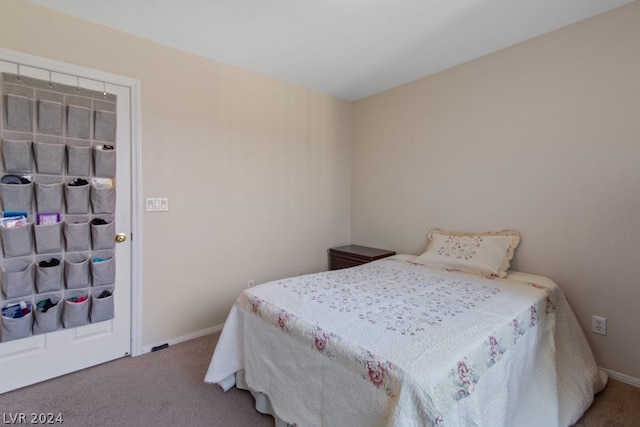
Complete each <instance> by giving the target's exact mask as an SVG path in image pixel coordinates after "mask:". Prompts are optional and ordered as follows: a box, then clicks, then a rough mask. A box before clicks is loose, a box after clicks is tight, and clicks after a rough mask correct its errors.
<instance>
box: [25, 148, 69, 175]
mask: <svg viewBox="0 0 640 427" xmlns="http://www.w3.org/2000/svg"><path fill="white" fill-rule="evenodd" d="M33 153H34V154H35V158H36V169H37V171H38V173H43V174H48V175H62V170H63V167H64V153H65V146H64V144H53V143H46V142H34V143H33Z"/></svg>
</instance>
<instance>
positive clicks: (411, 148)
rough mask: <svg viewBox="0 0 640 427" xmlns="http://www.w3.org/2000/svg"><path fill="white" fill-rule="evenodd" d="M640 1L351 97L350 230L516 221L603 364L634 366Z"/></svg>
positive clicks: (383, 237)
mask: <svg viewBox="0 0 640 427" xmlns="http://www.w3.org/2000/svg"><path fill="white" fill-rule="evenodd" d="M638 46H640V3H638V2H635V3H632V4H631V5H628V6H626V7H623V8H621V9H618V10H614V11H612V12H610V13H606V14H604V15H600V16H598V17H594V18H592V19H589V20H587V21H583V22H581V23H578V24H575V25H573V26H570V27H567V28H564V29H561V30H559V31H555V32H553V33H549V34H547V35H544V36H542V37H539V38H536V39H533V40H530V41H528V42H526V43H522V44H520V45H516V46H513V47H511V48H508V49H505V50H503V51H500V52H497V53H495V54H492V55H489V56H486V57H483V58H480V59H478V60H474V61H472V62H469V63H466V64H464V65H461V66H458V67H456V68H452V69H449V70H447V71H444V72H441V73H439V74H436V75H433V76H430V77H426V78H423V79H420V80H418V81H415V82H412V83H410V84H407V85H404V86H401V87H398V88H395V89H392V90H389V91H386V92H384V93H380V94H377V95H375V96H372V97H369V98H366V99H364V100H361V101H359V102H357V103H355V104H354V112H353V114H354V148H353V175H352V185H353V190H352V191H353V203H352V241H353V242H354V243H359V244H365V245H375V246H378V247H384V248H389V249H394V250H397V251H400V252H405V253H415V254H417V253H420V252H422V251H423V250H424V248H425V245H426V236H425V235H426V233H427V231H428V230H429V229H431V228H433V227H440V228H444V229H449V230H468V231H485V230H500V229H504V228H513V229H516V230H519V231H520V233H521V235H522V243H521V246H520V247H519V248H518V250H517V252H516V257H515V262H514V263H513V264H512V266H513V267H515V269H517V270H521V271H527V272H534V273H539V274H543V275H547V276H549V277H551V278H553V279H554V280H555V281H556V282H558V284H559V285H560V286H561V287H562V288H563V289H564V291H565V292H566V294H567V296H568V298H569V301H570V303H571V304H572V306H573V308H574V309H575V311H576V313H577V315H578V317H579V320H580V322H581V324H582V327H583V328H584V329H585V330H587V331H589V330H590V319H591V315H592V314H597V315H601V316H605V317H607V318H608V328H609V333H608V335H607V336H599V335H594V334H592V333H591V332H587V337H588V339H589V341H590V342H591V344H592V347H593V349H594V352H595V355H596V358H597V361H598V363H599V365H600V366H602V367H604V368H607V369H610V370H613V371H615V372H618V373H622V374H624V375H628V376H631V377H633V378H635V379H639V378H640V363H639V362H640V329H639V328H638V325H639V324H640V273H639V272H638V265H639V261H640V252H639V251H638V246H639V244H640V165H639V164H638V162H639V161H640V48H638Z"/></svg>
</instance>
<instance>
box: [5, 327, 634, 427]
mask: <svg viewBox="0 0 640 427" xmlns="http://www.w3.org/2000/svg"><path fill="white" fill-rule="evenodd" d="M218 336H219V334H213V335H209V336H206V337H202V338H198V339H195V340H191V341H189V342H186V343H182V344H178V345H175V346H171V347H169V348H167V349H165V350H161V351H158V352H155V353H149V354H145V355H143V356H139V357H134V358H131V357H126V358H122V359H118V360H115V361H113V362H109V363H105V364H103V365H100V366H96V367H93V368H89V369H85V370H83V371H80V372H75V373H73V374H69V375H65V376H63V377H60V378H56V379H53V380H50V381H45V382H43V383H40V384H36V385H33V386H30V387H25V388H23V389H20V390H16V391H13V392H9V393H5V394H1V395H0V417H3V416H4V417H5V418H6V417H9V416H11V414H19V413H26V414H27V419H29V418H30V416H29V414H31V413H36V414H39V413H54V414H58V413H60V414H62V417H63V420H64V423H63V424H60V425H63V426H65V427H75V426H82V427H84V426H95V427H102V426H104V427H110V426H151V425H153V426H220V427H227V426H252V427H253V426H255V427H260V426H273V425H274V421H273V418H272V417H270V416H267V415H261V414H259V413H258V412H256V411H255V409H254V407H253V405H254V401H253V398H252V397H251V395H250V394H249V393H248V392H244V391H240V390H237V389H235V388H234V389H232V390H230V391H229V392H227V393H224V392H222V389H220V387H218V386H217V385H213V384H204V382H203V378H204V374H205V372H206V370H207V367H208V364H209V361H210V359H211V354H212V352H213V348H214V346H215V343H216V342H217V339H218ZM0 380H1V375H0ZM2 420H3V419H2V418H0V422H1V421H2ZM577 425H578V426H581V427H582V426H584V427H601V426H607V427H623V426H624V427H626V426H628V427H632V426H633V427H636V426H640V389H639V388H635V387H632V386H629V385H626V384H622V383H620V382H617V381H610V383H609V385H608V386H607V388H606V389H605V390H604V391H603V392H602V393H600V394H599V395H598V396H597V397H596V400H595V402H594V404H593V405H592V407H591V408H590V409H589V411H587V413H586V414H585V415H584V416H583V417H582V419H581V420H580V422H579V423H578V424H577Z"/></svg>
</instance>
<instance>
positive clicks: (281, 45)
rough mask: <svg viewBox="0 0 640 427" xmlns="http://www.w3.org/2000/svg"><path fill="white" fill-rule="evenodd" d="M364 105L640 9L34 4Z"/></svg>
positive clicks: (534, 0) (426, 3) (255, 2)
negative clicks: (513, 48)
mask: <svg viewBox="0 0 640 427" xmlns="http://www.w3.org/2000/svg"><path fill="white" fill-rule="evenodd" d="M31 1H33V2H35V3H38V4H41V5H43V6H46V7H49V8H52V9H56V10H59V11H61V12H64V13H67V14H70V15H74V16H77V17H80V18H84V19H87V20H89V21H93V22H96V23H100V24H103V25H106V26H108V27H112V28H115V29H118V30H121V31H124V32H127V33H130V34H134V35H137V36H139V37H143V38H145V39H149V40H153V41H156V42H159V43H162V44H165V45H168V46H172V47H175V48H178V49H182V50H185V51H188V52H192V53H195V54H197V55H201V56H204V57H209V58H212V59H214V60H217V61H220V62H224V63H227V64H231V65H234V66H237V67H240V68H243V69H246V70H250V71H254V72H256V73H259V74H262V75H265V76H269V77H273V78H275V79H278V80H282V81H285V82H289V83H293V84H296V85H299V86H303V87H306V88H309V89H313V90H316V91H319V92H323V93H326V94H330V95H334V96H337V97H339V98H342V99H345V100H348V101H354V100H357V99H360V98H363V97H366V96H369V95H372V94H374V93H377V92H381V91H383V90H386V89H390V88H392V87H394V86H398V85H401V84H403V83H407V82H409V81H412V80H415V79H417V78H420V77H423V76H426V75H429V74H432V73H435V72H438V71H441V70H444V69H446V68H449V67H452V66H455V65H458V64H461V63H463V62H466V61H469V60H471V59H474V58H477V57H480V56H483V55H486V54H488V53H491V52H495V51H496V50H499V49H502V48H505V47H507V46H510V45H513V44H516V43H519V42H521V41H524V40H527V39H530V38H532V37H536V36H538V35H540V34H543V33H546V32H549V31H552V30H554V29H557V28H560V27H563V26H566V25H569V24H572V23H574V22H577V21H580V20H583V19H585V18H588V17H590V16H593V15H597V14H599V13H602V12H605V11H607V10H610V9H614V8H616V7H619V6H622V5H624V4H627V3H631V2H633V1H634V0H109V1H106V0H31Z"/></svg>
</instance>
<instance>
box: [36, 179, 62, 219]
mask: <svg viewBox="0 0 640 427" xmlns="http://www.w3.org/2000/svg"><path fill="white" fill-rule="evenodd" d="M35 189H36V207H37V210H38V212H57V213H61V212H62V206H63V200H64V197H63V190H62V189H63V184H62V183H61V182H56V183H53V184H45V183H41V182H36V183H35Z"/></svg>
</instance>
